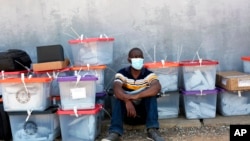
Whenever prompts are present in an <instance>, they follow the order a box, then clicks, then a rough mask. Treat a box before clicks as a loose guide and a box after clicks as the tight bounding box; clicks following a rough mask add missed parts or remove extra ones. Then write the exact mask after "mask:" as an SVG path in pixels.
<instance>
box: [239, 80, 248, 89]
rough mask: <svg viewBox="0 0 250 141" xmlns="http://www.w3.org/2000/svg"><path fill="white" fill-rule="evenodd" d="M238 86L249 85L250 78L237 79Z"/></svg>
mask: <svg viewBox="0 0 250 141" xmlns="http://www.w3.org/2000/svg"><path fill="white" fill-rule="evenodd" d="M238 86H239V87H248V86H250V80H247V79H246V80H240V79H239V81H238Z"/></svg>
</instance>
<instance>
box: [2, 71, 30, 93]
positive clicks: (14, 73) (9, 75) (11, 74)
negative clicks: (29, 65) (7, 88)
mask: <svg viewBox="0 0 250 141" xmlns="http://www.w3.org/2000/svg"><path fill="white" fill-rule="evenodd" d="M21 74H25V75H27V74H28V71H27V70H22V71H11V72H6V71H1V73H0V79H7V78H21ZM0 96H2V90H1V87H0Z"/></svg>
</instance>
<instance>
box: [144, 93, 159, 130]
mask: <svg viewBox="0 0 250 141" xmlns="http://www.w3.org/2000/svg"><path fill="white" fill-rule="evenodd" d="M144 104H145V108H146V111H147V119H146V127H147V128H157V129H158V128H159V122H158V110H157V99H156V97H155V96H154V97H148V98H145V99H144Z"/></svg>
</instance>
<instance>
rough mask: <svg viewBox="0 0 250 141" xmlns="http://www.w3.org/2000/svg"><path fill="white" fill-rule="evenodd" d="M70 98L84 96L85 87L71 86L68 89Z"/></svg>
mask: <svg viewBox="0 0 250 141" xmlns="http://www.w3.org/2000/svg"><path fill="white" fill-rule="evenodd" d="M70 92H71V98H72V99H82V98H86V88H73V89H70Z"/></svg>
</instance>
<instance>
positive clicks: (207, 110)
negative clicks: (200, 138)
mask: <svg viewBox="0 0 250 141" xmlns="http://www.w3.org/2000/svg"><path fill="white" fill-rule="evenodd" d="M181 93H182V95H183V105H184V111H185V116H186V118H187V119H206V118H215V116H216V102H217V94H218V90H217V89H214V90H203V91H202V90H198V91H197V90H196V91H184V90H183V91H181Z"/></svg>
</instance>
